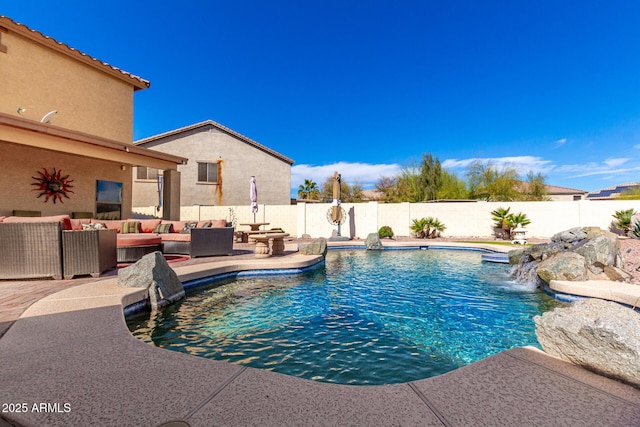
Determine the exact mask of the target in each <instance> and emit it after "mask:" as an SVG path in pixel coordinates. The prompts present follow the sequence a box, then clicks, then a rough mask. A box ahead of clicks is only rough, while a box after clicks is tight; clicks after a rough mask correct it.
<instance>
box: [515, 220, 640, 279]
mask: <svg viewBox="0 0 640 427" xmlns="http://www.w3.org/2000/svg"><path fill="white" fill-rule="evenodd" d="M509 263H510V264H511V265H514V266H515V268H514V271H515V274H516V275H518V274H519V272H522V271H527V272H531V271H535V273H536V275H537V278H539V280H541V281H542V282H544V283H546V284H549V283H550V282H551V281H552V280H570V281H585V280H615V281H629V280H630V279H631V277H632V275H631V274H630V273H629V272H626V271H625V270H623V268H622V256H621V254H620V246H619V244H618V236H617V235H616V234H614V233H612V232H610V231H606V230H602V229H600V228H598V227H577V228H572V229H569V230H565V231H562V232H560V233H557V234H555V235H554V236H553V237H552V238H551V242H549V243H542V244H537V245H533V246H531V247H529V248H526V249H524V250H514V251H511V252H509Z"/></svg>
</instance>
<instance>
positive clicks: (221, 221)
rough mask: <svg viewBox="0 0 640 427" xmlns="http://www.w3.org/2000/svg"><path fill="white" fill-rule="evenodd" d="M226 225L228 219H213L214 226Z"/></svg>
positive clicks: (212, 224)
mask: <svg viewBox="0 0 640 427" xmlns="http://www.w3.org/2000/svg"><path fill="white" fill-rule="evenodd" d="M226 226H227V220H226V219H214V220H213V221H211V227H213V228H219V227H226Z"/></svg>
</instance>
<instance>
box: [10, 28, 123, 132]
mask: <svg viewBox="0 0 640 427" xmlns="http://www.w3.org/2000/svg"><path fill="white" fill-rule="evenodd" d="M2 44H3V45H4V46H6V47H7V52H6V53H2V52H0V70H1V72H2V78H0V112H3V113H7V114H16V115H17V108H18V107H22V108H25V109H26V111H25V112H24V113H23V114H22V116H23V117H25V118H29V119H33V120H37V121H39V120H40V119H41V118H42V117H43V116H44V115H45V114H47V113H48V112H49V111H52V110H57V111H58V113H57V114H56V115H55V116H54V118H53V119H52V120H51V123H52V124H55V125H56V126H60V127H64V128H68V129H73V130H78V131H81V132H86V133H89V134H91V135H97V136H101V137H105V138H109V139H113V140H117V141H123V142H128V143H130V142H131V140H132V138H133V87H132V85H131V84H128V83H127V82H126V81H123V80H119V79H118V78H116V77H114V76H111V75H109V74H105V73H103V72H100V71H99V70H98V69H95V68H93V67H90V66H89V65H86V64H83V63H81V62H78V61H76V60H74V59H72V58H70V57H68V56H66V55H63V54H62V53H60V52H57V51H55V50H52V49H49V48H46V47H44V46H41V45H39V44H37V43H35V42H33V41H31V40H28V39H26V38H24V37H22V36H21V35H19V34H17V33H14V32H12V31H7V32H3V33H2Z"/></svg>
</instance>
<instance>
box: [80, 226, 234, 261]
mask: <svg viewBox="0 0 640 427" xmlns="http://www.w3.org/2000/svg"><path fill="white" fill-rule="evenodd" d="M72 221H77V222H78V223H79V224H80V226H82V224H95V223H101V224H104V225H105V226H106V227H107V229H115V230H116V232H117V247H118V262H122V263H124V262H134V261H136V260H138V259H140V257H142V256H143V255H145V254H147V253H150V252H153V251H156V250H161V251H162V252H163V253H165V254H180V255H188V256H190V257H191V258H196V257H203V256H217V255H233V235H234V233H233V227H229V226H227V221H226V220H204V221H169V220H160V219H128V220H100V219H91V220H86V219H80V220H72ZM159 226H164V227H163V229H161V227H159Z"/></svg>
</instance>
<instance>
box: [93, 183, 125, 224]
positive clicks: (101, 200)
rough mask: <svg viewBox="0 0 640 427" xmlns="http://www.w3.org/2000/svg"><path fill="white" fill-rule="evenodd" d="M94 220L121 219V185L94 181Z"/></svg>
mask: <svg viewBox="0 0 640 427" xmlns="http://www.w3.org/2000/svg"><path fill="white" fill-rule="evenodd" d="M96 218H97V219H122V183H121V182H112V181H102V180H98V181H96Z"/></svg>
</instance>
